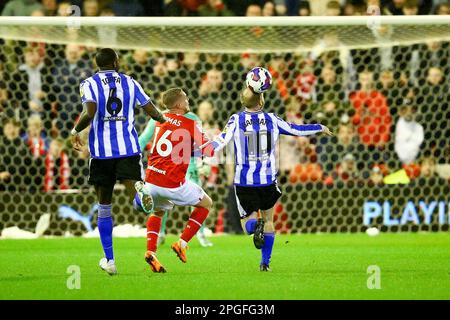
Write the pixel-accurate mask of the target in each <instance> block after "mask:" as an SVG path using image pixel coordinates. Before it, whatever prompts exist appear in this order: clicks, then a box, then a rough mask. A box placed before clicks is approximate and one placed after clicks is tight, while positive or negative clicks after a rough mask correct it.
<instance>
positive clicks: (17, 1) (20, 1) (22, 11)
mask: <svg viewBox="0 0 450 320" xmlns="http://www.w3.org/2000/svg"><path fill="white" fill-rule="evenodd" d="M36 10H44V7H43V6H42V4H41V3H39V1H37V0H12V1H9V2H8V3H7V4H6V5H5V7H4V8H3V11H2V16H31V13H33V12H34V11H36Z"/></svg>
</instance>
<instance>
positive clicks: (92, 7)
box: [83, 0, 100, 17]
mask: <svg viewBox="0 0 450 320" xmlns="http://www.w3.org/2000/svg"><path fill="white" fill-rule="evenodd" d="M99 13H100V6H99V4H98V1H97V0H84V1H83V16H86V17H97V16H98V15H99Z"/></svg>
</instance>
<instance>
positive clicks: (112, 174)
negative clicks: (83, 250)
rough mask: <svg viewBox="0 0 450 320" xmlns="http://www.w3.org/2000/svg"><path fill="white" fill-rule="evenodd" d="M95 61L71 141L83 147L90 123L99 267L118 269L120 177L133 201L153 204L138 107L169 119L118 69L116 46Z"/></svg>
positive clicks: (83, 90) (110, 271) (85, 83)
mask: <svg viewBox="0 0 450 320" xmlns="http://www.w3.org/2000/svg"><path fill="white" fill-rule="evenodd" d="M95 61H96V64H97V67H98V68H99V71H98V72H97V73H96V74H94V75H93V76H92V77H89V78H87V79H85V80H84V81H82V82H81V84H80V96H81V101H82V104H83V106H84V111H83V112H82V113H81V115H80V117H79V120H78V122H77V124H76V125H75V128H74V129H73V130H72V144H73V147H74V149H75V150H80V148H81V146H82V144H83V143H82V141H81V138H80V135H79V134H80V132H81V131H83V130H84V129H85V128H87V127H88V126H89V125H90V132H89V152H90V155H91V160H90V161H89V183H90V184H92V185H94V187H95V191H96V193H97V198H98V202H99V209H98V229H99V232H100V240H101V243H102V246H103V251H104V253H105V257H104V258H102V259H101V260H100V267H101V268H102V269H103V270H104V271H106V272H107V273H108V274H110V275H114V274H116V273H117V269H116V265H115V262H114V254H113V242H112V229H113V220H112V216H111V211H112V210H111V209H112V208H111V207H112V205H111V202H112V195H113V189H114V185H115V183H116V180H120V181H121V183H122V184H123V185H124V186H125V188H126V190H127V194H128V195H129V197H130V202H133V201H138V202H139V203H141V204H142V207H143V208H144V209H146V210H147V211H150V210H151V208H152V205H153V200H152V198H151V195H149V194H145V193H144V192H143V191H142V186H143V183H142V179H143V174H144V170H143V168H142V162H141V149H140V148H139V142H138V135H137V132H136V129H135V127H134V115H135V107H136V106H137V105H139V106H140V108H142V109H144V111H145V112H146V113H147V114H148V115H149V116H150V117H152V118H153V119H155V120H157V121H159V122H160V123H164V122H165V118H164V116H163V115H162V114H161V113H160V112H159V110H158V109H157V108H156V107H155V105H154V104H153V102H152V100H151V99H150V97H149V96H147V94H146V93H145V92H144V90H143V89H142V87H141V85H140V84H139V83H138V82H137V81H135V80H134V79H133V78H131V77H130V76H127V75H125V74H123V73H120V72H118V69H119V57H118V55H117V53H116V52H115V51H114V50H113V49H109V48H103V49H100V50H99V51H98V53H97V54H96V56H95ZM137 191H138V192H137Z"/></svg>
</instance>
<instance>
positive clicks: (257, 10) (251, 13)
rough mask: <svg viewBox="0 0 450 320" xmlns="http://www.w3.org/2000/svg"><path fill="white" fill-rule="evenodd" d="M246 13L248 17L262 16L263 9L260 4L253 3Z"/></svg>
mask: <svg viewBox="0 0 450 320" xmlns="http://www.w3.org/2000/svg"><path fill="white" fill-rule="evenodd" d="M245 15H246V16H247V17H260V16H262V9H261V7H260V6H259V5H258V4H251V5H249V6H248V7H247V11H246V12H245Z"/></svg>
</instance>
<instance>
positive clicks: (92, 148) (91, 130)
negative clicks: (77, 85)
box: [88, 83, 98, 153]
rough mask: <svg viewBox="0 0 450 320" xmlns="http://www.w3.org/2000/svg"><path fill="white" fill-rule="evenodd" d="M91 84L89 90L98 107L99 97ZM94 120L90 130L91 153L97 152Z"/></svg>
mask: <svg viewBox="0 0 450 320" xmlns="http://www.w3.org/2000/svg"><path fill="white" fill-rule="evenodd" d="M88 86H89V91H90V92H91V95H92V98H94V100H95V102H96V103H97V108H98V99H97V96H96V95H95V93H94V90H92V86H91V84H90V83H88ZM93 121H94V120H93V119H92V121H91V129H90V130H89V151H90V152H91V153H94V152H95V147H94V141H95V132H94V126H93V125H92V122H93Z"/></svg>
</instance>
